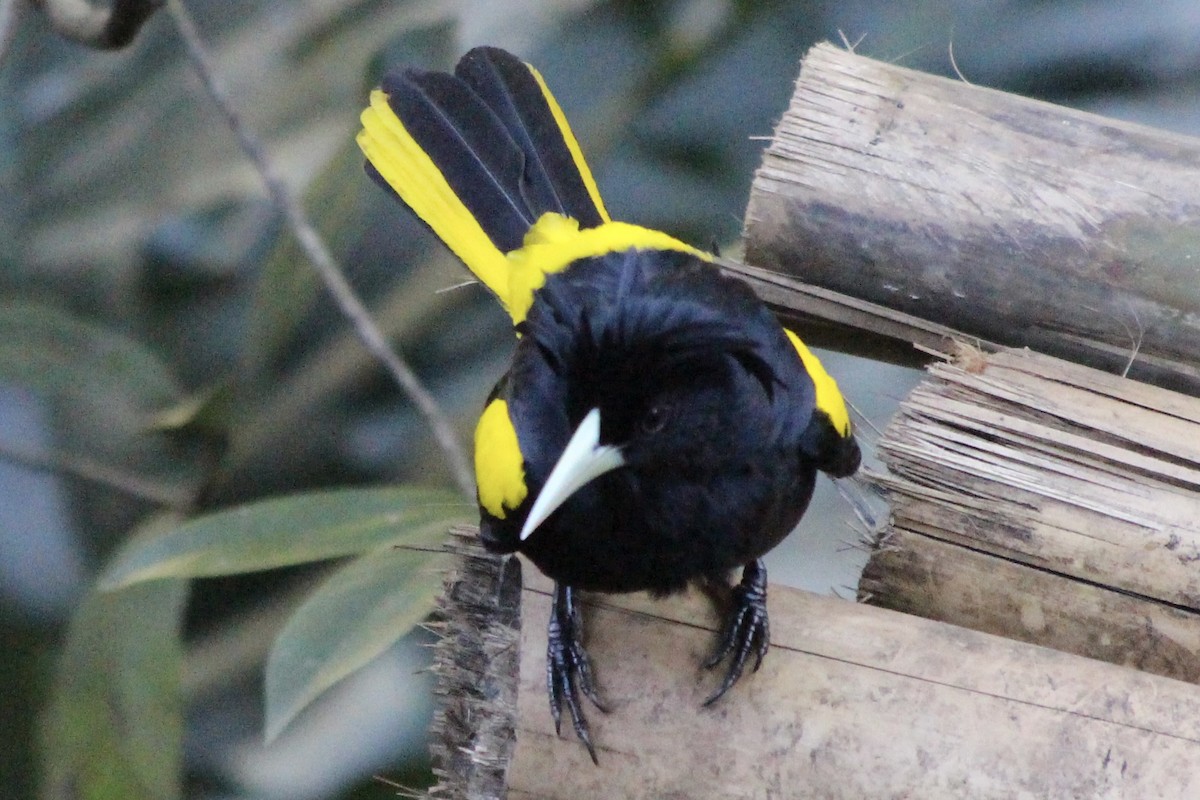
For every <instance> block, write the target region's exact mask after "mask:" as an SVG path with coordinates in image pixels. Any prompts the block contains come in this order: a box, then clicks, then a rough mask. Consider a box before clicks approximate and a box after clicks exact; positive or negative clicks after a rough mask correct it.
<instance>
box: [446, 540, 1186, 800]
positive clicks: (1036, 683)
mask: <svg viewBox="0 0 1200 800" xmlns="http://www.w3.org/2000/svg"><path fill="white" fill-rule="evenodd" d="M464 534H465V535H466V537H467V538H464V539H462V540H461V544H460V545H459V547H460V549H464V550H465V551H466V555H465V556H463V557H462V558H463V560H460V562H459V566H458V568H457V569H456V570H455V571H454V572H453V573H452V575H451V576H450V578H449V581H448V590H447V593H446V598H447V599H446V600H445V601H444V606H443V613H444V614H445V616H446V623H445V636H444V638H443V639H442V642H441V643H440V644H439V645H438V648H437V662H438V667H437V672H438V676H439V691H440V692H441V693H444V694H446V695H448V699H449V700H450V704H449V706H443V711H441V712H439V717H440V720H441V722H442V728H441V730H442V732H443V733H445V732H446V731H449V732H450V733H451V734H452V735H451V737H450V738H448V739H442V740H441V744H439V745H438V747H437V752H438V753H440V754H441V757H442V759H443V761H442V764H443V776H444V778H445V780H444V783H443V785H442V786H440V787H439V788H438V789H437V790H436V792H435V796H447V797H461V798H481V797H496V796H504V791H507V797H509V798H512V799H514V800H516V799H517V798H535V797H536V798H543V799H546V798H571V799H572V800H575V799H576V798H611V797H623V798H643V797H644V798H663V797H688V798H708V797H713V798H751V797H755V798H761V797H780V798H788V797H821V798H855V800H857V799H858V798H862V797H878V798H887V797H896V798H899V797H921V798H928V799H929V800H937V798H960V797H972V798H990V797H995V798H1006V800H1007V798H1012V797H1017V796H1028V797H1156V798H1184V797H1193V796H1196V795H1197V793H1200V776H1197V774H1196V772H1195V770H1194V769H1193V767H1192V765H1193V764H1194V763H1195V762H1196V759H1198V758H1200V692H1197V691H1196V689H1195V687H1193V686H1191V685H1189V684H1185V683H1182V682H1178V681H1173V680H1168V679H1165V678H1160V677H1158V676H1154V675H1149V674H1146V673H1143V672H1137V671H1134V670H1129V669H1124V668H1121V667H1116V666H1113V665H1110V664H1105V663H1102V662H1098V661H1093V660H1090V659H1085V658H1080V657H1078V656H1073V655H1070V654H1067V653H1063V652H1059V651H1056V650H1051V649H1047V648H1042V647H1036V646H1032V645H1028V644H1023V643H1020V642H1015V641H1012V640H1009V639H1003V638H1000V637H997V636H991V635H987V634H983V633H978V632H976V631H970V630H966V629H963V628H958V627H954V626H950V625H946V624H943V623H938V622H933V621H930V620H924V619H920V618H918V617H913V616H909V615H905V614H897V613H895V612H891V611H887V610H884V609H879V608H872V607H869V606H863V605H857V604H854V603H850V602H847V601H843V600H838V599H834V598H828V597H819V596H816V595H812V594H809V593H806V592H802V591H798V590H790V589H785V588H782V587H772V589H771V595H770V608H771V623H772V628H771V630H772V647H771V651H770V652H769V653H768V655H767V658H766V660H765V661H764V664H763V667H762V669H761V670H759V672H757V673H754V674H747V675H746V676H745V677H744V678H743V679H742V682H741V683H739V684H738V685H737V686H736V687H735V688H734V689H733V690H732V691H731V692H730V694H729V695H727V696H726V697H725V698H723V699H722V700H721V701H720V702H719V703H718V704H717V705H715V706H714V707H712V708H702V707H701V705H700V703H701V701H702V700H703V699H704V697H705V696H706V694H707V692H708V691H709V690H710V689H711V688H712V685H713V682H714V681H715V680H716V676H715V675H714V674H713V673H711V672H706V671H704V670H702V669H700V668H699V667H698V664H699V662H700V661H701V660H702V659H703V657H704V656H705V655H706V654H707V653H708V651H709V648H710V647H712V645H713V639H714V637H715V628H716V618H715V615H714V613H713V611H712V609H711V607H710V604H709V602H708V601H707V598H705V597H703V596H701V595H698V594H693V595H686V596H682V597H672V598H668V599H665V600H652V599H650V598H649V597H647V596H645V595H624V596H612V595H603V596H592V597H590V598H589V599H588V602H587V604H586V607H585V614H586V616H585V624H586V627H587V631H588V634H587V646H588V648H589V651H590V653H591V656H592V660H593V666H594V668H595V670H596V674H597V679H598V681H599V685H600V691H601V693H602V695H603V697H604V699H605V701H606V702H607V703H608V705H609V706H610V709H609V713H607V714H604V713H601V712H600V711H598V710H597V709H595V708H592V707H590V706H589V707H588V709H587V710H588V715H589V719H590V721H591V724H592V733H593V737H594V739H595V741H596V744H597V750H598V753H599V758H600V764H599V766H595V765H593V764H592V762H591V760H590V759H589V757H588V755H587V751H586V750H585V749H584V748H583V746H582V745H581V744H580V743H579V742H578V741H576V740H575V738H574V734H573V733H570V732H569V730H568V731H564V733H563V735H562V736H556V735H555V733H554V728H553V725H552V724H551V721H550V714H549V711H548V709H547V706H546V688H545V671H544V670H545V661H544V658H545V646H546V639H545V629H546V621H547V618H548V614H549V597H548V591H549V583H548V582H547V581H546V579H545V578H543V577H542V576H540V575H539V574H538V573H537V570H536V569H534V568H532V567H530V566H529V565H528V564H525V565H523V567H524V570H523V573H524V578H525V581H526V583H525V585H524V586H523V587H522V586H521V585H520V581H519V578H518V577H517V575H516V573H515V571H514V570H513V568H512V567H511V566H509V567H507V568H505V567H503V566H502V563H501V562H500V561H499V560H498V559H496V558H492V557H487V556H485V555H483V554H482V553H481V552H480V551H479V550H478V549H477V545H474V544H473V542H472V540H471V539H470V538H469V533H467V532H464ZM508 563H509V564H510V565H511V564H513V563H514V562H508ZM489 598H490V600H489ZM461 600H465V607H466V608H467V609H468V611H469V613H467V614H466V615H465V616H463V615H460V614H459V613H458V612H459V611H460V610H461V609H460V606H459V601H461ZM489 606H490V612H487V613H485V610H486V609H488V608H489ZM518 608H519V614H518V613H516V609H518ZM460 623H463V624H465V627H464V626H463V624H460ZM484 641H490V642H491V646H490V647H491V652H492V653H493V656H494V658H478V657H475V656H470V655H469V656H468V657H467V658H465V659H460V658H459V657H460V656H461V655H462V654H463V653H464V652H467V653H475V654H478V653H480V652H482V649H477V648H474V647H472V646H467V647H465V648H464V647H462V646H461V645H462V643H464V642H466V643H470V642H475V643H480V642H484ZM517 642H519V648H518V647H516V646H515V645H516V643H517ZM504 643H507V644H504ZM497 659H498V660H497ZM499 663H503V664H506V665H512V664H514V663H519V673H518V672H517V671H512V672H505V671H504V669H496V665H497V664H499ZM447 676H450V680H449V681H448V682H447ZM514 696H515V703H514V702H513V699H514ZM471 699H474V700H476V701H478V702H477V703H476V704H475V705H473V706H468V705H466V704H465V701H467V700H471ZM447 708H450V709H453V710H452V711H447V710H446V709H447ZM447 721H449V724H447ZM480 731H487V732H488V733H486V734H485V735H482V736H481V735H480V733H479V732H480ZM464 733H465V738H464ZM497 734H500V735H497ZM447 757H449V758H451V759H453V761H454V769H453V770H450V772H452V773H453V774H452V775H449V776H447V775H446V772H447V770H446V769H445V765H446V763H447V762H446V761H445V760H444V759H446V758H447ZM497 781H501V782H503V784H505V785H506V790H505V789H498V788H497V787H498V785H499V784H497Z"/></svg>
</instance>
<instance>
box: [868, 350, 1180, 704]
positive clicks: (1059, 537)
mask: <svg viewBox="0 0 1200 800" xmlns="http://www.w3.org/2000/svg"><path fill="white" fill-rule="evenodd" d="M878 450H879V454H880V457H881V459H882V460H883V462H884V463H885V464H886V465H887V467H888V472H887V474H885V475H880V476H876V479H877V480H878V482H879V483H880V484H881V485H882V486H883V487H884V488H885V489H886V490H887V493H888V497H889V501H890V504H891V508H892V520H891V525H890V528H889V530H888V531H887V533H886V534H885V535H884V536H883V538H882V540H881V546H880V548H879V549H878V551H877V552H876V553H875V554H874V555H873V556H872V557H871V560H870V562H869V563H868V564H867V568H866V570H865V572H864V574H863V578H862V581H861V583H860V585H859V590H860V593H861V594H862V596H863V597H864V599H866V600H867V601H868V602H871V603H874V604H878V605H881V606H885V607H888V608H893V609H897V610H903V611H908V612H911V613H916V614H920V615H922V616H926V617H930V618H933V619H940V620H944V621H947V622H953V623H955V624H958V625H965V626H968V627H971V628H975V629H977V630H982V631H988V632H991V633H997V634H1001V635H1004V636H1009V637H1012V638H1015V639H1021V640H1023V641H1027V642H1036V643H1040V644H1045V645H1048V646H1051V647H1056V648H1058V649H1060V650H1067V651H1070V652H1073V653H1079V654H1082V655H1086V656H1090V657H1092V658H1100V659H1104V660H1105V661H1112V662H1114V663H1118V664H1127V665H1131V666H1136V667H1138V668H1139V669H1144V670H1148V671H1150V672H1156V673H1158V674H1161V675H1168V676H1171V677H1176V678H1181V679H1184V680H1188V681H1200V494H1198V491H1200V400H1197V399H1196V398H1192V397H1186V396H1183V395H1179V394H1176V393H1174V392H1170V391H1167V390H1164V389H1159V388H1156V387H1153V386H1147V385H1145V384H1139V383H1136V382H1134V381H1130V380H1126V379H1123V378H1120V377H1117V376H1115V375H1109V374H1106V373H1103V372H1099V371H1097V370H1094V369H1090V368H1088V367H1082V366H1079V365H1076V364H1070V363H1067V362H1064V361H1060V360H1058V359H1055V358H1050V357H1049V356H1042V355H1038V354H1036V353H1032V352H1029V351H1007V352H1000V353H994V354H990V355H984V354H982V353H980V352H978V351H973V350H971V349H970V348H965V347H964V348H962V349H961V351H960V353H959V356H958V358H956V359H955V360H954V361H953V362H952V363H942V364H938V365H935V366H933V367H932V368H931V370H930V377H929V378H928V379H927V380H926V381H925V382H923V383H922V384H921V385H920V386H918V387H917V389H916V390H914V391H913V393H912V394H911V395H909V397H908V398H907V399H906V400H905V402H904V403H903V404H902V407H901V410H900V413H899V414H897V415H896V417H895V418H894V419H893V420H892V423H891V425H890V426H889V427H888V429H887V430H886V431H885V433H884V436H883V438H882V439H881V440H880V441H879V444H878Z"/></svg>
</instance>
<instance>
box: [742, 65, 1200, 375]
mask: <svg viewBox="0 0 1200 800" xmlns="http://www.w3.org/2000/svg"><path fill="white" fill-rule="evenodd" d="M745 239H746V253H745V260H746V262H747V263H748V264H750V265H753V266H754V267H758V268H760V269H763V270H766V271H768V272H774V273H782V274H785V275H788V276H790V277H792V278H796V279H799V280H800V281H802V282H804V283H805V284H807V285H810V286H813V287H818V288H820V289H824V290H826V291H828V292H829V293H830V294H833V295H835V296H836V294H838V293H840V294H844V295H848V296H849V297H850V298H853V299H854V300H856V301H858V302H859V303H863V304H866V305H867V306H868V307H873V308H877V309H878V308H887V309H889V310H890V311H889V312H886V313H885V314H883V315H882V316H881V317H880V321H879V322H878V323H876V322H872V321H870V320H859V322H858V323H857V325H858V326H862V327H865V331H864V330H861V329H860V330H855V331H847V330H844V329H843V330H841V331H840V332H839V331H836V330H834V331H829V330H824V331H822V330H820V329H818V330H817V334H818V336H819V337H820V338H819V340H815V341H818V343H823V344H827V345H832V346H835V347H838V348H839V349H850V350H853V351H856V352H860V353H866V354H869V355H877V356H883V357H887V356H888V353H889V352H894V350H889V349H888V348H887V346H886V344H884V343H883V341H882V340H883V339H884V338H886V337H889V336H892V335H895V333H896V331H895V322H894V320H889V319H887V316H888V315H890V316H893V317H894V316H895V315H898V314H899V315H907V316H908V317H909V318H910V319H914V320H922V321H923V322H922V323H919V324H918V325H917V327H918V328H920V327H922V326H925V327H928V326H931V325H936V326H942V327H944V328H949V329H954V330H958V331H961V332H963V333H965V334H967V335H969V336H972V337H977V338H979V339H981V340H984V341H990V342H996V343H999V344H1004V345H1013V346H1029V347H1032V348H1034V349H1037V350H1040V351H1042V352H1046V353H1050V354H1052V355H1057V356H1060V357H1062V358H1067V359H1070V360H1072V361H1076V362H1079V363H1083V364H1088V365H1091V366H1095V367H1097V368H1100V369H1106V370H1109V371H1117V372H1119V371H1122V370H1124V369H1126V367H1127V366H1128V367H1129V374H1130V376H1131V377H1134V378H1137V379H1139V380H1144V381H1148V382H1152V383H1156V384H1159V385H1162V386H1167V387H1171V388H1176V389H1179V390H1182V391H1186V392H1189V393H1191V394H1200V326H1197V325H1196V324H1195V318H1196V316H1195V315H1196V314H1197V313H1200V140H1197V139H1194V138H1190V137H1185V136H1178V135H1174V134H1170V133H1165V132H1162V131H1156V130H1151V129H1148V128H1144V127H1140V126H1137V125H1132V124H1129V123H1125V122H1120V121H1116V120H1112V119H1105V118H1102V117H1098V116H1095V115H1092V114H1086V113H1083V112H1079V111H1073V110H1070V109H1066V108H1062V107H1059V106H1053V105H1050V104H1047V103H1042V102H1038V101H1034V100H1028V99H1025V98H1021V97H1016V96H1014V95H1010V94H1005V93H1003V92H998V91H994V90H991V89H986V88H982V87H977V86H971V85H969V84H966V83H963V82H962V81H955V80H948V79H945V78H940V77H935V76H931V75H925V74H922V73H919V72H915V71H913V70H909V69H905V68H903V67H898V66H895V65H892V64H884V63H880V62H878V61H872V60H871V59H867V58H863V57H861V56H858V55H855V54H854V53H851V52H847V51H845V50H842V49H840V48H837V47H834V46H832V45H829V44H822V45H818V46H816V47H814V48H813V49H812V50H810V51H809V53H808V54H807V56H806V57H805V59H804V62H803V64H802V69H801V73H800V78H799V80H798V81H797V84H796V90H795V93H794V95H793V97H792V101H791V105H790V107H789V108H788V110H787V112H786V113H785V114H784V116H783V118H782V119H781V121H780V123H779V125H778V127H777V129H776V132H775V136H774V138H773V140H772V142H771V144H770V145H769V146H768V148H767V150H766V152H765V154H764V156H763V163H762V166H761V167H760V169H759V170H758V172H757V174H756V176H755V179H754V184H753V186H752V188H751V194H750V201H749V206H748V208H747V211H746V223H745ZM792 301H793V302H794V303H795V305H796V306H798V308H797V309H796V310H795V311H794V312H793V313H799V314H801V315H812V316H819V317H823V318H825V319H829V320H832V321H834V322H838V321H840V320H839V317H838V315H837V314H830V313H829V309H828V307H827V306H825V307H823V306H822V304H821V303H817V302H814V301H813V300H811V299H810V298H808V297H807V296H806V295H805V294H804V293H794V294H793V295H792ZM842 305H844V304H842ZM806 333H808V332H807V331H806ZM871 333H873V334H876V335H869V334H871ZM821 334H824V336H821ZM831 334H832V335H831ZM900 335H901V336H902V337H903V336H906V337H907V339H906V340H907V341H923V343H925V344H929V341H928V340H922V339H921V338H920V334H913V333H909V334H905V333H901V334H900ZM810 338H812V337H811V335H810ZM1135 356H1136V357H1135Z"/></svg>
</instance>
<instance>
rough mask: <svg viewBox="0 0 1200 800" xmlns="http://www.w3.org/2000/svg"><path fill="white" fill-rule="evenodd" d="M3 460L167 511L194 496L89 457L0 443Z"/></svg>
mask: <svg viewBox="0 0 1200 800" xmlns="http://www.w3.org/2000/svg"><path fill="white" fill-rule="evenodd" d="M0 460H2V461H8V462H10V463H13V464H19V465H21V466H23V467H28V468H30V469H36V470H40V471H43V472H52V473H60V474H62V473H65V474H68V475H74V476H75V477H77V478H82V479H83V480H86V481H90V482H92V483H96V484H99V485H101V486H107V487H108V488H110V489H115V490H117V491H119V492H124V493H125V494H127V495H130V496H132V497H138V498H141V499H142V500H147V501H149V502H151V503H157V504H158V505H161V506H166V507H167V508H183V507H185V506H186V505H187V504H188V503H189V502H190V500H191V496H190V494H189V493H188V492H187V491H185V490H183V489H181V488H178V487H175V486H171V485H169V484H164V483H160V482H158V481H153V480H149V479H146V478H143V477H141V476H139V475H133V474H131V473H128V472H123V471H121V470H119V469H117V468H115V467H111V466H109V465H108V464H101V463H100V462H99V461H94V460H92V459H90V458H87V457H85V456H79V455H65V454H62V453H49V452H38V451H33V450H19V449H17V448H13V447H10V446H8V445H7V444H5V443H3V442H0Z"/></svg>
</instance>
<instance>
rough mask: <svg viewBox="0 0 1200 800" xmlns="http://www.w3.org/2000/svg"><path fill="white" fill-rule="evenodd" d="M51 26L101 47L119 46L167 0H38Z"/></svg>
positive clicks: (130, 37) (71, 36) (134, 33)
mask: <svg viewBox="0 0 1200 800" xmlns="http://www.w3.org/2000/svg"><path fill="white" fill-rule="evenodd" d="M37 4H38V5H39V6H41V8H42V10H43V11H45V12H46V16H47V18H49V20H50V26H51V27H52V28H54V30H55V32H56V33H58V34H59V35H60V36H65V37H66V38H68V39H71V40H72V41H76V42H79V43H80V44H85V45H87V46H88V47H95V48H97V49H100V50H115V49H118V48H121V47H124V46H125V45H127V44H129V43H130V42H132V41H133V39H134V37H135V36H137V34H138V31H140V30H141V29H142V25H143V24H145V22H146V20H148V19H150V17H151V16H153V14H154V12H155V11H158V9H160V8H162V4H163V0H113V2H112V4H111V5H110V6H109V7H107V8H106V7H104V6H94V5H92V4H91V2H89V0H37Z"/></svg>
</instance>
